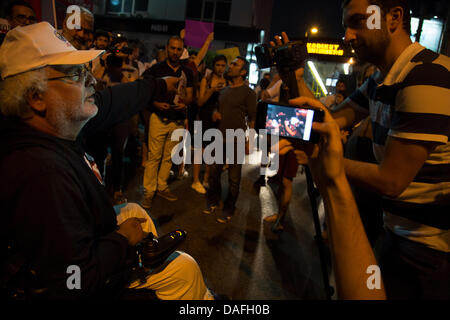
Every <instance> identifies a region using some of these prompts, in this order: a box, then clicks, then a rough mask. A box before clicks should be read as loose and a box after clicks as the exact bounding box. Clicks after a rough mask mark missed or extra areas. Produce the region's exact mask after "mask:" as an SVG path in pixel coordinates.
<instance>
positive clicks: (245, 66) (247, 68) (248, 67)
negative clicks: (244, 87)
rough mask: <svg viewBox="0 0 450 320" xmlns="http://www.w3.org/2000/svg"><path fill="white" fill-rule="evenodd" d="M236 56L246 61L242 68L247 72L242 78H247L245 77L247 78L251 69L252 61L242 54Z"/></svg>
mask: <svg viewBox="0 0 450 320" xmlns="http://www.w3.org/2000/svg"><path fill="white" fill-rule="evenodd" d="M236 58H237V59H239V60H242V61H243V62H244V65H243V66H242V70H245V71H246V73H245V76H243V77H242V78H244V80H245V79H247V76H248V72H249V71H250V63H249V62H248V61H247V59H245V58H244V57H242V56H237V57H236Z"/></svg>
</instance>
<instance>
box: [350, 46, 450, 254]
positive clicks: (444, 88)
mask: <svg viewBox="0 0 450 320" xmlns="http://www.w3.org/2000/svg"><path fill="white" fill-rule="evenodd" d="M449 69H450V58H449V57H447V56H444V55H439V54H437V53H435V52H433V51H430V50H427V49H425V48H424V47H423V46H421V45H420V44H419V43H413V44H411V45H410V46H409V47H408V48H406V50H405V51H403V53H402V54H401V55H400V57H399V58H398V59H397V60H396V62H395V63H394V65H393V66H392V68H391V69H390V71H389V72H388V74H387V75H386V77H385V78H384V79H382V75H381V73H380V72H376V73H375V74H374V75H373V76H372V77H371V78H369V79H368V80H367V81H366V82H365V83H364V84H363V85H362V86H361V87H360V88H359V89H358V90H357V91H355V93H353V94H352V95H351V96H350V97H349V98H348V100H347V102H348V103H349V104H350V105H351V106H352V107H353V108H354V109H355V110H356V111H359V112H361V111H363V112H365V113H366V114H368V115H370V118H371V121H372V127H373V149H374V154H375V157H376V159H377V161H378V162H381V161H382V160H383V156H384V146H385V143H386V140H387V137H388V136H391V137H397V138H402V139H409V140H416V141H428V142H435V143H437V144H438V146H437V147H436V148H435V149H434V150H433V151H432V152H431V153H430V155H429V157H428V159H427V160H426V161H425V163H424V165H423V167H422V168H421V169H420V170H419V172H418V174H417V176H416V177H415V178H414V180H413V182H411V184H410V185H409V186H408V187H407V188H406V190H405V191H404V192H403V193H402V194H401V195H400V196H399V197H397V198H395V199H392V198H387V197H384V198H383V211H384V222H385V226H386V227H387V228H388V229H390V230H391V231H392V232H394V233H395V234H397V235H399V236H402V237H405V238H408V239H410V240H412V241H416V242H420V243H423V244H425V245H427V246H428V247H430V248H433V249H436V250H440V251H445V252H450V233H449V231H448V229H449V225H450V143H449V136H450V72H449Z"/></svg>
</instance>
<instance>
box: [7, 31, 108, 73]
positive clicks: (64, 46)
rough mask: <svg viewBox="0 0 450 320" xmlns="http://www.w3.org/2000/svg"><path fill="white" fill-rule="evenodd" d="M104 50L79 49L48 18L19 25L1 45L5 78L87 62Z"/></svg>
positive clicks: (8, 34)
mask: <svg viewBox="0 0 450 320" xmlns="http://www.w3.org/2000/svg"><path fill="white" fill-rule="evenodd" d="M103 52H104V50H77V49H75V47H74V46H72V45H71V44H70V42H69V41H67V40H66V39H65V38H64V37H63V36H62V35H60V34H59V33H58V31H56V30H55V28H53V27H52V26H51V25H50V24H49V23H48V22H40V23H36V24H31V25H28V26H24V27H16V28H14V29H12V30H11V31H9V32H8V33H7V34H6V37H5V39H4V41H3V44H2V46H1V47H0V73H1V77H2V79H5V78H6V77H9V76H13V75H16V74H19V73H22V72H26V71H30V70H34V69H38V68H42V67H45V66H51V65H63V64H65V65H67V64H68V65H70V64H84V63H87V62H89V61H91V60H93V59H95V58H96V57H98V56H99V55H100V54H102V53H103Z"/></svg>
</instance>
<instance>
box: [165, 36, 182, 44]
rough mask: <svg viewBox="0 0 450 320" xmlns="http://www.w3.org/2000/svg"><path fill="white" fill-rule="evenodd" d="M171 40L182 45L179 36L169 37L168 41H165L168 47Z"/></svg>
mask: <svg viewBox="0 0 450 320" xmlns="http://www.w3.org/2000/svg"><path fill="white" fill-rule="evenodd" d="M171 40H177V41H181V42H183V43H184V41H183V39H181V38H180V36H171V37H170V38H169V39H167V43H166V45H169V43H170V41H171Z"/></svg>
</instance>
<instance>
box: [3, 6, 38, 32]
mask: <svg viewBox="0 0 450 320" xmlns="http://www.w3.org/2000/svg"><path fill="white" fill-rule="evenodd" d="M6 19H7V20H8V22H9V26H10V29H14V28H15V27H17V26H20V27H23V26H27V25H30V24H33V23H36V22H37V21H38V20H37V18H36V12H34V9H33V7H32V6H31V5H30V4H29V3H28V2H25V1H12V2H11V3H10V4H8V6H7V7H6Z"/></svg>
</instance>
